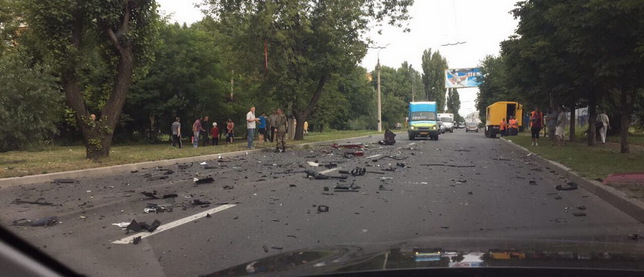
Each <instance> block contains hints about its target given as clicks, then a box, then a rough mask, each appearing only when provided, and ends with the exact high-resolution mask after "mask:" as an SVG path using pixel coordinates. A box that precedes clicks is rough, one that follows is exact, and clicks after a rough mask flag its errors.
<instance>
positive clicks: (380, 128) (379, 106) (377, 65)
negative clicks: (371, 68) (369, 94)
mask: <svg viewBox="0 0 644 277" xmlns="http://www.w3.org/2000/svg"><path fill="white" fill-rule="evenodd" d="M387 46H389V44H388V43H387V45H385V46H378V47H371V48H373V49H378V63H377V64H376V71H377V72H378V132H382V100H381V96H380V50H382V49H385V48H387Z"/></svg>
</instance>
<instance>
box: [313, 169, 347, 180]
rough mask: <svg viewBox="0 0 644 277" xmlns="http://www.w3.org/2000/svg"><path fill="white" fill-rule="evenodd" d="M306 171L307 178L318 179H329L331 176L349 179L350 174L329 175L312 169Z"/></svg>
mask: <svg viewBox="0 0 644 277" xmlns="http://www.w3.org/2000/svg"><path fill="white" fill-rule="evenodd" d="M304 172H305V173H306V178H313V179H316V180H326V179H329V178H333V179H347V178H348V176H346V175H341V176H329V175H326V174H322V173H318V172H315V171H311V170H305V171H304Z"/></svg>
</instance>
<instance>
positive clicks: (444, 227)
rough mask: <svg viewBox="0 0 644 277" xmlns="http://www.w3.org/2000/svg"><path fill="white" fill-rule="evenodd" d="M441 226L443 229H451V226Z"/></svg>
mask: <svg viewBox="0 0 644 277" xmlns="http://www.w3.org/2000/svg"><path fill="white" fill-rule="evenodd" d="M441 228H443V229H446V230H447V229H449V226H441Z"/></svg>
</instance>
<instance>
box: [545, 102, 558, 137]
mask: <svg viewBox="0 0 644 277" xmlns="http://www.w3.org/2000/svg"><path fill="white" fill-rule="evenodd" d="M558 116H559V115H558V114H557V110H555V109H552V108H550V112H549V113H548V115H547V116H546V126H547V127H548V138H550V145H552V146H554V145H555V142H557V137H556V133H557V120H558Z"/></svg>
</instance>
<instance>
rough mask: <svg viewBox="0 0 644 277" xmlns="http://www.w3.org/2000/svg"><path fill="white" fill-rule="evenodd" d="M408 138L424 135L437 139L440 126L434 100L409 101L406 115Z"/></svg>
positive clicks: (412, 138)
mask: <svg viewBox="0 0 644 277" xmlns="http://www.w3.org/2000/svg"><path fill="white" fill-rule="evenodd" d="M407 120H408V122H407V123H408V124H407V126H408V127H407V128H408V129H407V133H408V134H409V139H410V140H414V139H416V138H417V137H425V138H430V139H434V140H438V133H439V129H440V126H439V125H438V124H439V123H438V116H437V113H436V102H434V101H431V102H410V103H409V115H408V117H407Z"/></svg>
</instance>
